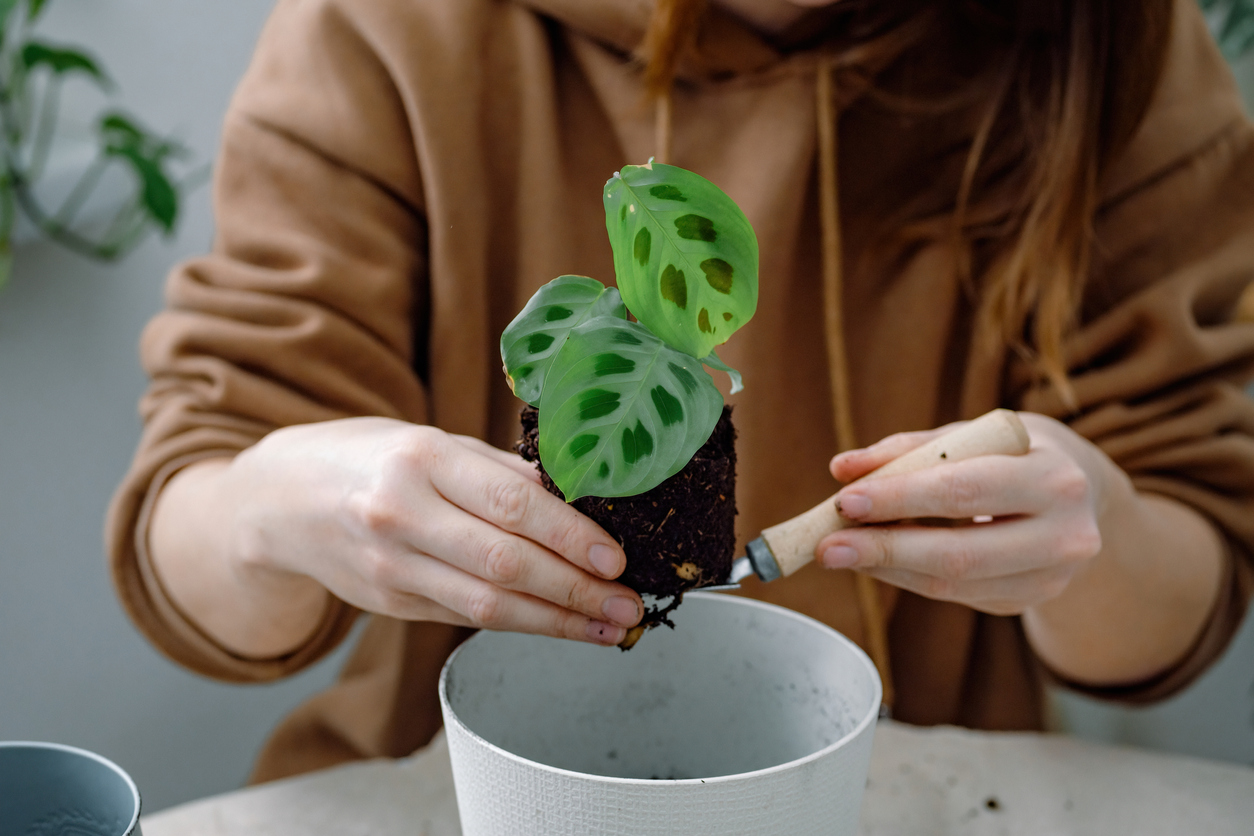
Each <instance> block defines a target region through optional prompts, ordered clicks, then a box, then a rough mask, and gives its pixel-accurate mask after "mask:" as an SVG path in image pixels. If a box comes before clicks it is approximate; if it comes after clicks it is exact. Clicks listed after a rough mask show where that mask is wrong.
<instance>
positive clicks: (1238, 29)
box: [1198, 0, 1254, 61]
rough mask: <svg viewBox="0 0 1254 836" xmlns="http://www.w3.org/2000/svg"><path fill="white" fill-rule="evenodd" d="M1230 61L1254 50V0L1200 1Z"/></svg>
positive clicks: (1216, 38) (1216, 37)
mask: <svg viewBox="0 0 1254 836" xmlns="http://www.w3.org/2000/svg"><path fill="white" fill-rule="evenodd" d="M1198 2H1199V3H1201V4H1202V10H1203V11H1205V12H1206V18H1207V20H1209V21H1210V24H1211V31H1212V32H1214V33H1215V40H1217V41H1218V42H1219V47H1220V49H1222V50H1223V52H1224V55H1225V56H1226V57H1227V59H1228V60H1229V61H1236V60H1237V59H1239V58H1241V57H1242V56H1243V55H1245V54H1246V53H1248V52H1250V51H1251V49H1254V0H1198Z"/></svg>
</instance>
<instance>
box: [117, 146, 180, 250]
mask: <svg viewBox="0 0 1254 836" xmlns="http://www.w3.org/2000/svg"><path fill="white" fill-rule="evenodd" d="M105 151H106V153H108V154H110V155H112V156H115V157H118V158H120V159H122V160H124V161H125V162H126V163H127V164H129V165H130V167H131V170H132V171H134V172H135V175H136V177H138V178H139V182H140V190H141V191H140V201H141V203H142V204H143V207H144V211H145V212H146V213H147V214H148V217H150V218H151V219H152V220H153V221H154V222H155V223H156V224H157V225H158V226H160V227H161V228H162V230H164V231H165V233H166V234H167V235H168V234H170V233H171V232H173V231H174V221H175V220H176V219H177V218H178V213H179V193H178V190H177V189H175V188H174V184H173V183H171V182H170V178H168V177H167V176H166V175H165V172H164V171H162V169H161V165H160V163H159V162H157V161H156V160H153V159H151V158H149V157H147V156H145V155H144V154H143V153H142V152H141V151H140V150H139V149H136V148H131V147H123V148H112V147H110V148H106V149H105Z"/></svg>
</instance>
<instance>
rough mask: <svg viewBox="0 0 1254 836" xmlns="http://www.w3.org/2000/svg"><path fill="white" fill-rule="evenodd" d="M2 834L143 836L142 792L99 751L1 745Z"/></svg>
mask: <svg viewBox="0 0 1254 836" xmlns="http://www.w3.org/2000/svg"><path fill="white" fill-rule="evenodd" d="M0 834H3V836H9V834H20V836H67V834H72V836H140V829H139V790H138V789H137V788H136V787H135V782H134V781H132V780H131V777H130V776H129V775H127V774H126V773H125V772H123V771H122V769H121V768H120V767H119V766H118V765H117V764H115V763H113V762H112V761H110V760H107V759H105V758H102V757H100V755H97V754H95V753H94V752H88V751H86V750H84V749H75V748H74V747H73V746H62V745H60V744H59V743H26V742H12V743H5V742H0Z"/></svg>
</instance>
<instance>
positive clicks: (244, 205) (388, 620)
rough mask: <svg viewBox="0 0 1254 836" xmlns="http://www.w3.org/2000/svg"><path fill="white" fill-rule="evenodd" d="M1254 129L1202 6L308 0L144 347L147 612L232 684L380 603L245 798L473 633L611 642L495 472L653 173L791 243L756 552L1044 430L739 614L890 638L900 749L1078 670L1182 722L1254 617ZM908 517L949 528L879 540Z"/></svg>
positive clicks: (555, 508)
mask: <svg viewBox="0 0 1254 836" xmlns="http://www.w3.org/2000/svg"><path fill="white" fill-rule="evenodd" d="M806 7H814V8H806ZM642 43H643V45H644V46H643V50H644V54H645V55H646V56H647V59H648V60H647V61H646V62H644V64H643V66H642V62H640V61H638V60H636V59H635V58H634V57H633V56H634V54H635V50H636V49H637V48H638V47H640V46H641V44H642ZM1252 139H1254V133H1252V132H1251V128H1250V126H1249V124H1248V123H1247V122H1246V120H1245V119H1244V117H1243V115H1242V112H1241V107H1240V102H1239V99H1238V97H1237V95H1236V93H1235V90H1234V89H1233V85H1232V81H1231V78H1230V76H1229V74H1228V72H1227V70H1226V68H1225V67H1224V65H1223V63H1222V61H1221V59H1220V58H1219V56H1218V55H1217V53H1216V51H1215V49H1214V47H1213V44H1212V43H1211V41H1210V39H1209V36H1208V35H1207V33H1206V31H1205V27H1204V24H1203V21H1202V19H1201V17H1200V14H1199V13H1198V12H1197V10H1196V8H1194V4H1193V2H1192V0H1174V2H1173V0H1154V1H1153V2H1141V3H1136V4H1132V3H1120V2H1116V0H1053V2H1041V0H1019V2H1013V1H1012V0H1002V1H1001V2H994V0H986V2H969V3H947V2H940V0H935V2H927V0H842V2H832V0H828V2H823V0H805V2H802V0H795V2H792V1H791V0H790V1H789V2H785V0H722V2H713V3H710V4H709V6H708V8H705V9H704V10H703V9H702V8H701V5H700V4H698V3H695V2H677V0H659V2H658V5H657V6H656V8H654V7H652V6H651V5H650V4H643V3H639V2H627V0H515V2H489V0H456V2H453V0H373V2H353V3H348V2H343V0H305V2H296V0H288V1H287V2H281V3H279V5H278V8H277V9H276V11H275V14H274V17H273V19H272V21H271V23H270V25H269V26H268V27H267V29H266V32H265V33H264V34H263V36H262V39H261V42H260V45H259V47H258V52H257V56H256V58H255V60H254V63H253V65H252V67H251V68H250V70H249V72H248V75H247V77H246V78H245V80H244V82H243V84H242V86H241V88H240V90H239V93H238V94H237V96H236V98H235V100H234V102H233V104H232V107H231V111H230V113H229V114H228V117H227V123H226V129H225V134H224V144H223V155H222V161H221V165H220V167H219V171H218V181H217V212H218V219H219V224H220V229H219V236H218V240H217V241H216V243H215V246H214V251H213V253H212V254H211V255H209V256H207V257H205V258H202V259H197V260H194V261H192V262H189V263H188V264H185V265H183V266H181V267H180V268H178V269H177V270H176V271H175V272H174V273H173V275H172V276H171V280H170V286H169V299H170V309H169V310H168V311H166V312H165V313H163V314H161V315H160V316H159V317H157V319H156V320H154V322H153V323H152V325H151V326H150V327H149V329H148V330H147V332H146V333H145V338H144V344H143V358H144V362H145V366H146V368H147V369H148V371H149V373H150V374H151V375H152V376H153V385H152V389H151V390H150V392H149V394H148V396H147V397H146V399H145V401H144V405H143V410H144V415H145V418H146V421H147V429H146V432H145V435H144V439H143V441H142V442H141V447H140V450H139V453H138V455H137V457H136V461H135V465H134V467H133V468H132V471H131V472H130V474H129V475H128V477H127V480H126V482H125V483H124V484H123V486H122V488H121V489H120V491H119V493H118V495H117V497H116V499H115V502H114V505H113V508H112V511H111V517H110V535H109V536H110V545H111V550H112V555H113V567H114V573H115V577H116V579H117V583H118V588H119V590H120V593H121V595H122V598H123V600H124V602H125V603H126V605H127V607H128V609H129V611H130V612H131V614H132V616H133V617H134V618H135V619H136V621H137V623H138V624H139V625H140V626H141V628H142V629H144V630H145V632H146V633H147V634H148V635H149V636H150V637H151V638H152V639H153V641H154V642H155V643H156V644H157V645H158V646H159V647H160V648H161V649H162V650H164V651H165V652H166V653H167V654H169V655H170V656H171V657H173V658H174V659H176V660H177V661H179V662H181V663H183V664H185V665H188V666H190V667H192V668H194V669H196V670H199V671H201V672H203V673H206V674H209V675H212V676H217V677H220V678H224V679H230V680H235V681H260V680H266V679H271V678H274V677H278V676H283V675H286V674H288V673H291V672H292V671H295V670H297V669H299V668H300V667H302V666H304V665H307V664H309V663H310V662H312V661H314V660H315V659H317V658H318V657H320V656H321V655H323V654H325V653H326V652H328V651H329V650H330V649H331V648H332V647H334V646H335V644H336V643H337V642H338V641H340V640H341V639H342V638H343V637H344V635H345V633H346V632H347V631H348V629H349V627H350V626H351V624H352V623H353V620H354V619H355V617H356V615H357V614H358V613H359V611H366V612H370V613H373V614H375V616H374V617H373V618H372V619H371V621H370V625H369V626H368V628H367V630H366V632H365V634H364V636H363V638H362V640H361V643H360V645H359V647H358V648H357V651H356V654H355V655H354V657H353V659H352V660H351V661H350V662H349V664H348V665H347V667H346V668H345V671H344V672H343V675H342V679H341V682H340V683H339V684H338V685H337V686H336V687H335V688H333V689H332V690H331V691H329V692H327V693H326V694H323V695H320V696H319V697H317V698H315V699H314V700H312V701H311V702H310V703H308V704H307V705H305V706H304V707H303V708H302V709H300V710H299V711H298V712H297V713H296V714H295V715H293V717H291V718H289V720H288V721H287V722H286V723H285V724H284V725H283V726H282V727H281V728H280V730H279V731H278V732H277V733H276V735H275V737H274V738H273V739H272V740H271V742H270V744H269V746H268V747H267V749H266V751H265V752H264V753H263V755H262V758H261V762H260V763H259V765H258V768H257V771H256V773H255V775H254V777H255V778H256V779H267V778H273V777H279V776H282V775H287V774H292V773H294V772H299V771H303V770H307V769H312V768H316V767H320V766H327V765H331V764H333V763H337V762H341V761H344V760H348V759H353V758H361V757H370V756H378V755H391V756H398V755H403V754H406V753H408V752H410V751H412V750H413V749H415V748H416V747H418V746H421V745H422V744H423V743H425V742H426V741H427V740H428V739H429V738H430V736H431V735H432V734H433V733H434V732H435V730H436V729H437V728H438V726H439V712H438V705H437V701H436V696H435V680H436V676H437V673H438V670H439V668H440V666H441V664H442V662H443V660H444V658H445V656H446V655H447V654H448V652H449V651H450V650H451V649H452V648H453V647H454V646H455V645H456V644H457V643H458V642H459V641H461V640H462V639H463V638H464V637H465V636H466V635H467V634H468V632H469V630H470V629H471V628H473V627H477V626H488V627H492V628H494V629H508V630H522V631H529V632H540V633H547V634H551V635H556V636H563V637H566V638H571V639H576V640H585V641H593V642H599V643H603V644H613V643H615V642H617V641H618V640H619V639H620V638H621V637H622V635H623V631H624V630H625V628H628V627H630V626H631V625H633V624H634V623H635V622H636V621H637V620H638V618H639V617H640V612H641V609H640V607H641V603H640V601H639V598H638V597H637V596H636V595H635V594H634V593H633V592H632V591H630V590H628V589H626V588H625V587H622V586H620V585H618V584H615V583H614V582H613V579H614V578H615V577H617V576H618V574H619V573H620V572H621V569H622V566H623V556H622V553H621V550H620V549H619V548H618V546H617V544H615V543H614V542H613V541H612V540H611V539H610V538H608V537H607V536H606V535H605V534H604V532H602V531H601V530H600V529H599V528H597V527H596V526H595V525H593V524H592V523H591V522H589V521H588V520H586V519H585V518H583V517H581V516H580V515H579V514H577V513H576V512H574V511H573V510H572V509H570V508H569V507H567V506H565V505H564V504H563V503H561V502H559V501H557V500H555V499H554V498H553V497H551V496H549V495H548V494H546V493H545V492H544V491H543V490H542V489H541V488H540V487H539V486H538V484H537V482H536V478H535V474H534V473H533V472H532V471H531V470H530V468H528V467H526V466H524V465H522V463H521V462H520V461H519V460H518V459H517V457H515V456H513V455H512V454H510V453H506V452H503V450H505V449H508V448H509V447H510V446H511V444H512V441H513V440H514V438H515V437H516V435H517V433H518V423H517V411H518V406H519V404H518V402H517V401H516V400H514V399H513V398H512V396H511V395H510V393H509V390H508V388H507V387H506V385H505V381H504V378H503V376H502V375H501V374H500V373H499V370H498V365H499V363H498V360H497V358H496V356H495V344H496V340H497V338H498V336H499V334H500V332H501V330H502V328H503V327H504V326H505V324H506V323H507V322H508V321H509V319H510V318H511V317H512V316H513V314H514V313H515V312H516V311H517V310H518V309H519V308H520V307H521V306H522V304H523V302H524V301H525V300H526V299H527V298H528V297H529V296H530V295H531V293H532V292H533V291H534V290H535V288H537V287H538V286H539V285H540V284H542V283H543V282H545V281H547V280H549V279H550V278H552V277H553V276H556V275H558V274H561V273H581V274H585V275H591V276H595V277H598V278H601V279H602V280H610V279H611V278H612V268H611V260H610V253H609V248H608V246H607V245H606V244H605V241H604V228H603V221H602V216H601V208H600V191H601V184H602V182H603V181H604V180H605V178H606V177H607V176H608V175H609V174H610V173H612V172H613V171H615V170H617V169H618V168H620V167H621V166H622V165H623V164H624V163H628V162H642V161H643V160H644V159H646V158H647V157H649V156H651V155H655V154H656V155H659V156H662V157H664V158H666V159H667V160H668V161H670V162H673V163H675V164H677V165H681V166H684V167H687V168H691V169H694V170H696V171H698V172H699V173H701V174H703V175H704V176H706V177H708V178H710V179H711V180H713V181H714V182H716V183H718V184H719V185H720V186H722V187H723V188H724V190H725V191H727V192H728V193H729V194H730V195H731V196H732V197H733V198H735V199H736V200H737V201H738V202H739V203H740V205H741V206H742V207H743V208H744V209H745V211H746V214H747V215H748V217H749V219H750V220H751V221H752V222H753V224H754V226H755V228H756V230H757V232H758V235H759V240H760V243H761V252H762V265H761V268H762V269H761V274H762V276H763V279H762V287H761V298H760V303H759V308H758V313H757V315H756V316H755V318H754V320H753V321H752V322H751V323H750V324H749V325H748V326H747V327H745V328H744V329H743V330H742V331H741V332H740V333H739V334H738V335H737V337H736V339H735V340H733V341H732V342H731V343H729V344H728V345H727V346H726V347H725V350H724V352H723V356H724V359H725V360H727V361H728V362H729V363H731V364H732V365H733V366H736V367H738V368H739V369H741V370H742V371H743V372H744V374H745V379H746V381H747V383H748V387H747V390H746V392H745V393H744V395H741V396H738V397H737V398H735V399H733V401H734V402H735V403H736V404H737V409H736V418H737V424H738V428H739V432H740V442H739V445H738V449H739V458H740V493H739V497H738V502H739V506H740V509H741V520H740V524H739V533H740V536H741V538H742V542H743V539H745V538H748V537H752V536H755V535H756V533H757V532H758V531H760V530H761V529H762V528H763V527H765V526H768V525H770V524H772V523H775V522H778V521H780V520H782V519H785V518H787V517H790V516H793V515H794V514H796V513H797V512H799V511H801V510H804V509H805V508H808V507H810V506H811V505H812V504H814V503H815V502H817V501H819V500H820V499H822V498H823V497H825V496H827V495H828V494H830V493H831V492H832V489H833V488H834V487H835V485H834V483H833V482H832V481H831V479H832V476H835V477H836V479H838V480H840V481H842V482H848V481H850V480H852V479H854V478H856V477H857V476H858V475H860V474H861V473H864V472H867V471H868V470H869V469H871V468H873V467H875V466H876V465H878V464H879V463H881V462H883V461H886V460H887V459H889V458H892V457H893V456H895V455H897V454H899V453H900V452H902V451H903V450H905V449H908V448H909V447H910V446H912V445H914V444H917V443H919V442H920V441H921V439H922V438H924V437H925V435H920V434H917V433H916V434H906V435H893V434H894V433H900V432H902V431H910V430H924V429H926V428H929V427H936V426H939V425H941V424H944V423H946V422H949V421H953V420H958V419H963V418H970V417H973V416H975V415H977V414H979V413H981V412H984V411H986V410H987V409H989V408H992V407H994V406H999V405H1002V406H1011V407H1014V408H1017V409H1020V410H1023V411H1024V419H1025V421H1026V422H1027V423H1028V426H1029V429H1030V432H1031V434H1032V439H1033V451H1032V452H1031V453H1030V454H1029V455H1027V456H1025V457H1022V458H1021V459H1006V458H1000V457H998V458H988V459H984V460H978V461H972V462H966V463H962V464H956V465H953V466H951V467H948V468H945V469H943V470H937V471H933V472H929V473H923V474H916V475H912V476H909V477H901V478H899V479H897V480H885V481H883V482H881V483H880V484H878V485H875V486H874V487H872V486H853V487H850V488H847V489H846V490H845V491H844V492H843V493H842V496H841V508H842V511H843V513H845V514H846V515H847V516H849V517H851V518H853V519H856V520H858V521H860V522H866V523H872V525H868V526H865V527H863V528H861V529H858V530H851V531H845V532H842V533H840V534H839V535H833V536H832V537H829V538H827V539H826V540H825V541H824V542H823V543H821V544H820V546H819V549H818V552H817V557H818V558H819V563H817V564H816V565H814V566H812V567H810V568H808V569H807V570H804V571H803V572H800V573H798V574H797V575H795V576H793V577H792V578H789V579H788V580H786V581H781V582H777V583H774V584H771V585H770V586H769V587H766V586H760V585H759V586H755V587H752V588H750V589H749V590H748V593H749V594H752V595H755V596H757V597H761V598H764V599H766V600H771V601H774V602H776V603H781V604H784V605H786V606H790V607H793V608H795V609H797V610H800V611H802V612H805V613H808V614H810V615H812V616H814V617H816V618H819V619H822V620H824V621H826V622H828V623H829V624H832V625H834V626H836V627H837V628H838V629H841V630H842V631H844V632H845V633H847V634H848V635H850V636H852V637H853V638H855V639H856V640H858V641H860V642H861V643H863V644H864V645H865V646H867V647H869V649H870V650H871V651H872V652H873V654H874V655H875V656H876V657H877V663H878V664H879V665H880V667H881V673H882V674H883V676H884V678H885V680H886V683H891V684H895V691H896V699H895V704H894V706H893V707H894V712H895V715H896V716H897V717H899V718H901V719H904V720H907V721H910V722H918V723H940V722H951V723H961V724H965V725H970V726H975V727H981V728H1037V727H1039V726H1040V723H1041V700H1040V689H1041V682H1042V680H1043V679H1044V678H1047V677H1055V678H1057V679H1060V680H1062V681H1065V682H1067V683H1070V684H1071V685H1073V686H1074V687H1081V688H1085V689H1087V690H1089V691H1091V692H1093V693H1098V694H1105V695H1110V696H1116V697H1119V698H1123V699H1127V700H1148V699H1155V698H1159V697H1161V696H1163V695H1166V694H1168V693H1171V692H1173V691H1175V690H1177V689H1179V688H1180V687H1183V685H1184V684H1187V683H1188V682H1189V681H1191V679H1192V678H1194V677H1195V676H1196V675H1197V674H1198V673H1199V672H1200V671H1201V670H1202V669H1203V668H1204V667H1205V666H1206V665H1207V664H1208V663H1209V662H1210V661H1212V660H1213V659H1214V658H1215V657H1216V656H1217V655H1218V653H1219V652H1220V650H1221V649H1222V648H1223V646H1224V644H1225V643H1226V642H1227V640H1228V638H1229V637H1230V636H1231V635H1232V633H1233V632H1234V630H1235V628H1236V625H1237V624H1238V623H1239V621H1240V618H1241V615H1242V612H1243V609H1244V606H1245V602H1246V601H1247V599H1248V597H1249V595H1250V590H1251V586H1252V585H1254V584H1252V580H1251V578H1252V577H1254V570H1252V567H1251V551H1250V550H1251V546H1252V545H1254V514H1251V510H1254V440H1252V439H1251V437H1250V433H1251V432H1252V431H1254V407H1252V406H1251V404H1250V403H1249V402H1248V401H1247V400H1246V399H1245V398H1244V397H1243V395H1242V392H1241V385H1242V384H1243V382H1244V380H1245V379H1246V377H1247V376H1248V374H1249V372H1250V369H1251V365H1252V364H1254V328H1252V327H1251V326H1249V325H1244V324H1239V323H1236V322H1234V321H1233V320H1234V311H1235V310H1236V308H1237V305H1238V300H1239V298H1240V296H1241V293H1242V292H1243V290H1244V289H1245V287H1246V286H1247V285H1248V284H1249V282H1250V279H1251V277H1254V240H1252V237H1251V236H1250V235H1249V232H1248V230H1249V229H1250V228H1251V224H1254V145H1252ZM886 436H889V438H888V439H887V440H885V441H883V442H882V443H878V444H873V445H872V446H871V447H869V448H866V449H853V448H857V447H859V445H863V444H869V443H871V442H875V441H876V440H877V439H881V438H884V437H886ZM480 439H483V440H480ZM838 449H843V450H846V451H847V452H845V453H843V454H842V455H839V456H837V457H836V458H835V459H833V460H832V461H831V465H830V473H829V472H828V469H827V467H826V466H825V465H826V463H827V461H828V458H829V457H830V455H831V453H832V452H833V451H834V450H838ZM976 517H980V518H983V517H992V518H993V520H992V522H989V523H979V524H977V523H973V522H972V519H973V518H976ZM915 518H947V519H949V520H951V521H953V524H952V525H949V526H937V525H931V526H928V525H919V524H908V525H907V524H899V525H878V524H877V523H893V522H895V521H899V520H909V519H915ZM849 569H853V570H857V571H856V572H850V571H846V570H849ZM859 579H863V580H859ZM867 579H875V580H876V581H878V582H872V581H871V580H867Z"/></svg>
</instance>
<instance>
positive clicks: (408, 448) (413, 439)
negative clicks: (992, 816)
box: [397, 426, 446, 467]
mask: <svg viewBox="0 0 1254 836" xmlns="http://www.w3.org/2000/svg"><path fill="white" fill-rule="evenodd" d="M445 438H446V435H445V433H444V431H443V430H440V429H438V428H436V427H430V426H416V427H414V428H413V429H412V430H411V431H410V432H409V434H408V435H406V436H405V442H404V444H403V445H402V446H401V448H400V450H399V451H398V453H397V456H398V458H399V459H400V460H401V461H403V462H404V463H406V464H408V465H416V466H423V467H429V466H430V465H431V464H433V463H434V462H436V461H437V460H439V458H440V457H441V456H442V455H443V451H444V444H443V442H444V440H445Z"/></svg>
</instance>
